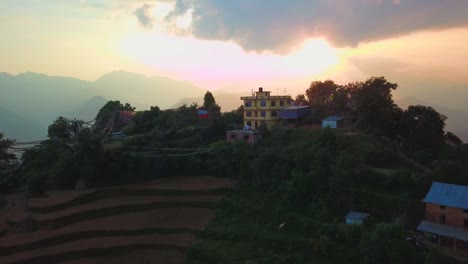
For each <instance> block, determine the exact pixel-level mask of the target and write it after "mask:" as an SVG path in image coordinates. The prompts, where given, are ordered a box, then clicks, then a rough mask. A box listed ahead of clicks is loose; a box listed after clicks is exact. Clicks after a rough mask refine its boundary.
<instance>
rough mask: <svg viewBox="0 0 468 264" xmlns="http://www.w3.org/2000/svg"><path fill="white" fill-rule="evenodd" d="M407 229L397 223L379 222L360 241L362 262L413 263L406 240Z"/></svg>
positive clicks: (383, 263)
mask: <svg viewBox="0 0 468 264" xmlns="http://www.w3.org/2000/svg"><path fill="white" fill-rule="evenodd" d="M404 238H405V231H404V229H403V228H402V227H401V226H400V225H397V224H385V223H382V224H378V225H377V226H376V227H375V228H374V230H372V232H370V234H367V235H364V236H363V237H362V238H361V241H360V243H359V248H360V251H361V254H362V260H363V261H362V263H382V264H385V263H389V264H390V263H412V262H411V261H408V258H410V257H411V252H410V251H411V249H410V248H409V246H410V245H409V244H408V243H407V242H406V241H405V239H404Z"/></svg>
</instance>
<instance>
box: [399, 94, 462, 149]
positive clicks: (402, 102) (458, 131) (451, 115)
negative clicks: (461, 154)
mask: <svg viewBox="0 0 468 264" xmlns="http://www.w3.org/2000/svg"><path fill="white" fill-rule="evenodd" d="M395 102H396V104H397V105H398V106H400V107H401V108H403V109H407V108H408V106H410V105H424V106H431V107H432V108H434V109H435V110H437V112H439V113H441V114H443V115H445V116H446V117H447V121H446V124H447V126H446V127H445V130H446V131H451V132H453V133H455V135H457V136H458V137H459V138H461V139H462V140H463V141H464V142H468V125H467V123H466V120H468V112H466V111H462V110H457V109H452V108H448V107H444V106H440V105H437V104H433V103H430V102H426V101H423V100H419V99H417V98H414V97H405V98H402V99H395Z"/></svg>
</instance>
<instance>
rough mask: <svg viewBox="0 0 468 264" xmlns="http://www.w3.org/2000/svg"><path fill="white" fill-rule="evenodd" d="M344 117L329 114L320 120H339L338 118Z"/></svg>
mask: <svg viewBox="0 0 468 264" xmlns="http://www.w3.org/2000/svg"><path fill="white" fill-rule="evenodd" d="M342 119H344V118H343V117H342V116H329V117H327V118H325V119H323V120H322V121H339V120H342Z"/></svg>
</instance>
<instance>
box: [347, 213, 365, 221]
mask: <svg viewBox="0 0 468 264" xmlns="http://www.w3.org/2000/svg"><path fill="white" fill-rule="evenodd" d="M367 217H369V214H367V213H361V212H356V211H349V213H348V214H347V215H346V218H347V219H357V220H366V218H367Z"/></svg>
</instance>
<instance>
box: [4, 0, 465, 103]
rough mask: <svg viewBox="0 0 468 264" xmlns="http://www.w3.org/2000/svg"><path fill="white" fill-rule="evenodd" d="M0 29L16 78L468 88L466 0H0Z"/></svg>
mask: <svg viewBox="0 0 468 264" xmlns="http://www.w3.org/2000/svg"><path fill="white" fill-rule="evenodd" d="M0 36H1V40H2V43H1V46H0V72H2V71H3V72H8V73H12V74H17V73H21V72H25V71H34V72H40V73H45V74H49V75H61V76H71V77H76V78H80V79H84V80H90V81H93V80H95V79H97V78H99V77H100V76H102V75H104V74H106V73H108V72H111V71H115V70H121V69H122V70H126V71H131V72H136V73H141V74H144V75H147V76H151V75H159V76H168V77H171V78H174V79H179V80H188V81H191V82H193V83H195V84H196V85H199V86H200V87H203V88H206V89H227V90H229V91H232V92H242V91H250V90H251V89H252V88H255V87H257V86H270V87H272V90H273V89H275V88H278V87H288V89H291V90H292V91H298V92H299V91H301V90H302V91H303V90H304V89H305V88H307V85H308V83H310V81H313V80H319V79H323V78H332V79H334V80H336V81H338V82H348V81H354V80H363V79H365V78H367V77H369V76H375V75H379V76H380V75H384V76H386V77H387V79H389V80H390V81H393V82H398V83H400V84H401V86H406V87H407V88H405V89H403V88H401V89H399V92H400V93H401V94H400V96H420V97H422V98H423V99H426V100H433V101H434V100H437V99H438V98H439V99H440V100H446V101H447V100H452V99H450V98H448V97H447V98H445V99H444V98H440V96H444V95H447V93H452V92H453V94H455V95H457V93H459V94H464V92H465V90H464V87H466V84H468V74H467V69H468V51H467V49H466V47H468V1H466V0H315V1H314V0H294V1H285V0H268V1H267V0H236V1H227V0H179V1H171V0H164V1H161V0H160V1H150V0H133V1H132V0H66V1H53V0H15V1H11V0H8V1H7V0H0ZM436 86H438V87H439V88H436ZM442 86H443V87H442ZM450 87H452V88H450ZM436 89H439V90H436ZM431 96H432V97H431ZM458 97H459V96H458ZM454 98H457V96H454ZM460 100H461V99H460ZM459 103H460V104H461V103H462V102H459ZM455 104H456V103H455Z"/></svg>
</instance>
